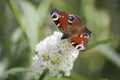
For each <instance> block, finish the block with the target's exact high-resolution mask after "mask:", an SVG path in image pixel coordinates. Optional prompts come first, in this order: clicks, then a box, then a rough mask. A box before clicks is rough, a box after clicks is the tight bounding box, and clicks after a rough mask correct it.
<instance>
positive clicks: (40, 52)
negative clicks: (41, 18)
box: [32, 32, 79, 79]
mask: <svg viewBox="0 0 120 80" xmlns="http://www.w3.org/2000/svg"><path fill="white" fill-rule="evenodd" d="M61 37H62V33H61V32H54V34H53V35H51V36H49V37H47V38H46V39H44V40H43V41H41V42H40V43H38V44H37V45H36V52H37V54H36V55H35V56H34V57H33V63H32V66H33V68H32V70H33V75H34V76H35V78H36V79H37V78H38V76H39V75H40V74H42V73H43V72H44V70H46V69H47V70H48V71H49V75H50V76H52V77H61V76H62V75H64V76H70V71H71V70H72V68H73V62H74V61H75V59H76V58H77V56H78V54H79V51H78V50H77V49H76V48H74V47H73V46H72V45H71V43H69V42H68V41H67V40H66V39H64V40H61Z"/></svg>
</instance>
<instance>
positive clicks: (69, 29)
mask: <svg viewBox="0 0 120 80" xmlns="http://www.w3.org/2000/svg"><path fill="white" fill-rule="evenodd" d="M51 16H52V19H53V21H54V22H55V24H56V25H57V26H58V28H59V29H60V31H61V32H62V33H63V37H62V38H61V39H68V40H69V41H70V42H71V43H72V45H73V46H74V47H76V48H77V49H78V50H80V51H81V50H85V49H86V46H87V43H88V40H89V36H90V33H91V32H90V31H89V30H88V29H87V28H86V27H84V25H83V24H82V21H81V20H80V18H79V17H78V16H75V15H68V14H67V13H65V12H61V11H58V10H57V9H53V10H51Z"/></svg>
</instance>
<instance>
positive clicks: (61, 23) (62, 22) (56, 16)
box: [51, 9, 68, 32]
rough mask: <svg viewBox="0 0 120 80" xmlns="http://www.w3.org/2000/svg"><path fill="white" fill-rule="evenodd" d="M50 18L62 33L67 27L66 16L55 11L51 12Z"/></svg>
mask: <svg viewBox="0 0 120 80" xmlns="http://www.w3.org/2000/svg"><path fill="white" fill-rule="evenodd" d="M51 16H52V19H53V21H54V22H55V24H56V25H57V26H58V28H59V29H60V30H61V31H62V32H63V31H64V30H65V29H66V28H67V26H68V14H67V13H65V12H60V11H58V10H57V9H52V10H51Z"/></svg>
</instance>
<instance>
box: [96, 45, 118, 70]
mask: <svg viewBox="0 0 120 80" xmlns="http://www.w3.org/2000/svg"><path fill="white" fill-rule="evenodd" d="M94 50H97V51H99V52H101V54H103V55H104V56H105V57H106V58H108V59H109V60H110V61H112V62H113V63H114V64H115V65H116V66H118V68H120V55H119V54H118V53H117V52H116V51H115V50H114V49H112V48H110V47H109V46H107V45H99V46H97V47H96V48H95V49H94Z"/></svg>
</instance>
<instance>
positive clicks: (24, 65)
mask: <svg viewBox="0 0 120 80" xmlns="http://www.w3.org/2000/svg"><path fill="white" fill-rule="evenodd" d="M118 3H119V2H117V0H114V1H113V0H109V1H108V0H105V1H104V0H101V1H99V0H76V1H74V0H58V1H56V0H39V1H38V0H1V3H0V80H33V77H32V76H31V74H30V75H29V73H28V72H29V71H31V70H29V68H30V65H31V62H32V56H33V55H34V54H35V49H34V48H35V45H36V43H38V42H39V41H40V40H42V39H44V38H45V37H46V36H47V35H48V34H52V31H53V30H56V29H57V28H55V25H54V23H53V22H52V20H51V18H50V10H51V9H52V8H57V9H58V10H62V11H65V12H68V13H72V14H77V15H79V16H80V17H81V19H82V20H83V22H84V24H85V26H87V28H88V29H90V30H91V31H92V35H91V38H90V41H89V44H88V50H87V51H85V52H81V53H83V54H79V57H78V59H77V60H76V62H75V64H74V69H73V70H72V75H71V76H70V77H69V78H66V77H62V78H60V80H109V79H110V80H119V79H120V77H119V74H120V36H119V35H120V31H118V30H120V28H119V26H120V23H119V20H120V14H119V12H120V10H119V8H120V4H118ZM111 4H114V5H112V7H111ZM115 5H117V6H115ZM112 70H113V71H112ZM41 80H42V79H41ZM43 80H57V78H49V77H48V76H45V77H44V79H43Z"/></svg>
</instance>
